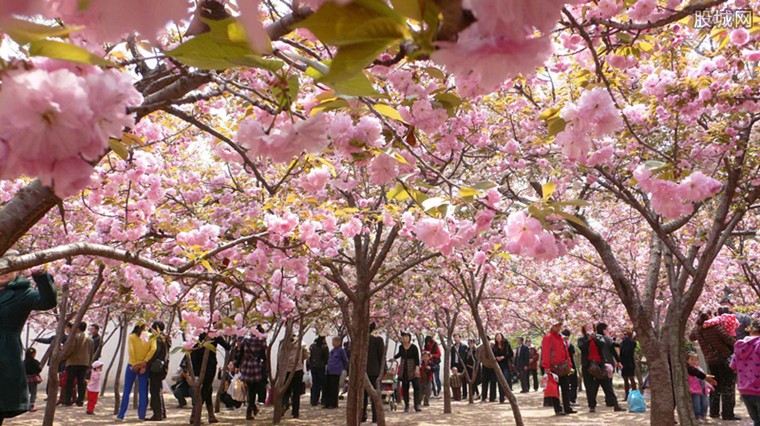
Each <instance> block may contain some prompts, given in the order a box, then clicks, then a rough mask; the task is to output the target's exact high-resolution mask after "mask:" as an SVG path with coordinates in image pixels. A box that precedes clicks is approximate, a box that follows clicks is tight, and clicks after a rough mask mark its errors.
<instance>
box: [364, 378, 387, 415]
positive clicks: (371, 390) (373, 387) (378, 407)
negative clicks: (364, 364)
mask: <svg viewBox="0 0 760 426" xmlns="http://www.w3.org/2000/svg"><path fill="white" fill-rule="evenodd" d="M377 380H378V381H382V380H383V378H382V375H381V376H380V377H379V378H378V379H377ZM377 389H378V388H377V383H370V381H369V377H368V376H367V374H366V373H365V374H364V391H365V392H367V394H368V395H369V398H370V400H371V401H372V402H371V403H372V404H374V405H375V420H377V426H385V411H384V410H383V397H382V396H381V395H380V392H378V390H377ZM370 414H371V411H370V408H369V407H367V416H368V417H369V416H370Z"/></svg>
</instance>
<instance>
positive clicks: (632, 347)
mask: <svg viewBox="0 0 760 426" xmlns="http://www.w3.org/2000/svg"><path fill="white" fill-rule="evenodd" d="M620 363H621V364H623V371H622V372H621V374H622V375H623V376H633V375H634V374H636V341H635V340H633V339H632V338H630V337H627V336H626V337H625V338H624V339H623V341H622V342H621V343H620Z"/></svg>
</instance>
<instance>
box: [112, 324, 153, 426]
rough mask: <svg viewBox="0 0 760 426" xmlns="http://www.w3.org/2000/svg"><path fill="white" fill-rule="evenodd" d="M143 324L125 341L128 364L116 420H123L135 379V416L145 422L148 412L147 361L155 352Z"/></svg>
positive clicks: (151, 340) (134, 329)
mask: <svg viewBox="0 0 760 426" xmlns="http://www.w3.org/2000/svg"><path fill="white" fill-rule="evenodd" d="M145 328H146V325H145V324H138V325H136V326H135V328H133V329H132V332H131V333H130V334H129V339H128V341H127V348H128V349H129V364H128V365H127V371H126V373H125V374H124V393H122V395H121V409H120V410H119V414H118V415H117V416H116V418H117V419H118V420H124V416H125V415H126V414H127V408H128V407H129V395H130V394H131V393H132V385H133V384H134V382H135V376H136V377H137V395H138V400H137V416H138V417H139V418H140V420H145V414H146V412H147V410H148V361H149V360H150V359H151V358H152V357H153V353H155V352H156V339H155V338H154V337H153V336H150V335H146V336H145V337H148V338H145V337H143V334H144V333H145Z"/></svg>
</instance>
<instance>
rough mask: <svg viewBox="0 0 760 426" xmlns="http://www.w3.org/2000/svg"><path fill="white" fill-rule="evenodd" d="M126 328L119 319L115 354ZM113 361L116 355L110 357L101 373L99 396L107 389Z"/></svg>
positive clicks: (118, 349) (119, 347) (119, 348)
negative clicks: (106, 366)
mask: <svg viewBox="0 0 760 426" xmlns="http://www.w3.org/2000/svg"><path fill="white" fill-rule="evenodd" d="M126 328H127V327H126V326H125V325H124V323H123V322H122V321H121V319H120V321H119V340H117V341H116V351H115V353H117V354H118V353H119V351H120V350H121V344H122V341H123V337H124V333H126V332H127V330H126ZM115 362H116V357H111V361H110V362H109V363H108V368H106V371H105V373H104V374H103V384H102V386H101V387H100V395H101V396H103V395H105V394H106V389H107V386H108V376H109V375H110V374H111V369H112V368H113V365H114V363H115ZM118 373H119V372H117V374H118Z"/></svg>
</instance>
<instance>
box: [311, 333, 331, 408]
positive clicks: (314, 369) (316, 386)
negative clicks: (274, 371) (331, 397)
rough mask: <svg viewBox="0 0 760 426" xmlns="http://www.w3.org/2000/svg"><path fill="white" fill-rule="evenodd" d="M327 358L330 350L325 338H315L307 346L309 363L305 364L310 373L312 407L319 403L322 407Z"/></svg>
mask: <svg viewBox="0 0 760 426" xmlns="http://www.w3.org/2000/svg"><path fill="white" fill-rule="evenodd" d="M329 357H330V350H329V349H328V348H327V342H325V336H317V338H316V339H315V340H314V343H312V344H311V346H309V361H308V362H307V363H306V367H307V370H309V371H310V372H311V395H310V397H311V398H310V402H311V406H312V407H316V406H317V405H319V404H320V402H321V403H322V404H323V405H324V397H323V396H322V394H323V392H322V391H323V389H324V385H325V368H327V359H328V358H329ZM320 397H321V398H320Z"/></svg>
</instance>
